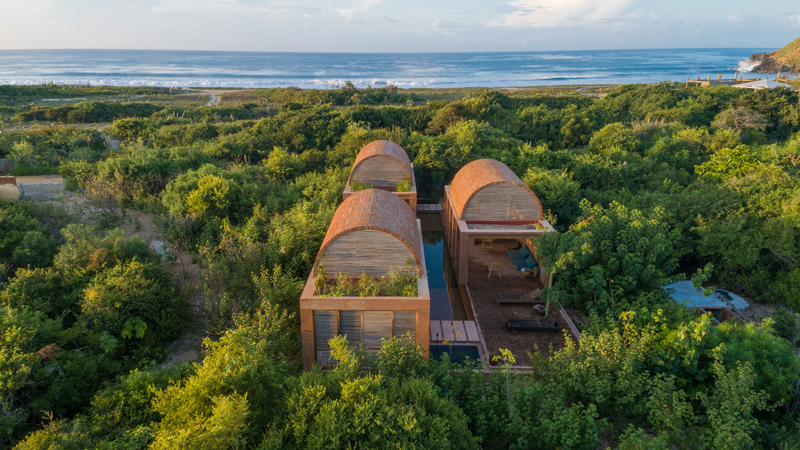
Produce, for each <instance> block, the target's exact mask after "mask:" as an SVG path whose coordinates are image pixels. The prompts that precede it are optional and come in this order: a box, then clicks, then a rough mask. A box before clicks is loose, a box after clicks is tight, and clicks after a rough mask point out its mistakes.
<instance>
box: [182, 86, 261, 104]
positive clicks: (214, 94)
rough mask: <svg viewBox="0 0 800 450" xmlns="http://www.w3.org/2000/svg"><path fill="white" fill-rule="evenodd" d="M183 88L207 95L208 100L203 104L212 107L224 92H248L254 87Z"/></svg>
mask: <svg viewBox="0 0 800 450" xmlns="http://www.w3.org/2000/svg"><path fill="white" fill-rule="evenodd" d="M183 90H184V91H187V92H192V93H196V92H199V93H202V94H206V95H208V101H207V102H206V103H205V106H208V107H213V106H216V105H217V103H219V102H220V100H222V96H223V95H224V94H233V93H234V92H249V91H253V90H254V89H235V90H224V91H218V90H214V89H208V90H205V89H188V88H184V89H183Z"/></svg>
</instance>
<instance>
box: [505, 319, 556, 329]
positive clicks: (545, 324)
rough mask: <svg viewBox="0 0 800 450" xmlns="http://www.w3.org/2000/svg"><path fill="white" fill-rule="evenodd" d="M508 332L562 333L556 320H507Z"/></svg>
mask: <svg viewBox="0 0 800 450" xmlns="http://www.w3.org/2000/svg"><path fill="white" fill-rule="evenodd" d="M506 329H507V330H508V331H560V330H561V326H560V325H559V324H558V321H557V320H555V319H506Z"/></svg>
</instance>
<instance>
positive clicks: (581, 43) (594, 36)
mask: <svg viewBox="0 0 800 450" xmlns="http://www.w3.org/2000/svg"><path fill="white" fill-rule="evenodd" d="M799 36H800V4H798V2H797V0H793V1H788V0H765V1H762V2H752V1H748V2H745V1H740V0H726V1H721V0H706V1H702V2H698V1H696V0H695V1H689V0H671V1H668V2H667V1H660V0H603V1H597V0H514V1H495V0H483V1H478V0H438V1H431V0H428V1H423V0H404V1H398V0H339V1H337V2H330V1H322V0H298V1H291V0H277V1H263V0H137V1H135V2H132V1H130V0H126V1H122V0H102V1H101V0H0V49H37V48H41V49H61V48H93V49H114V48H119V49H159V50H227V51H287V52H465V51H470V52H483V51H550V50H595V49H636V48H702V47H747V48H779V47H781V46H783V45H785V44H787V43H789V42H791V41H792V40H794V39H796V38H797V37H799Z"/></svg>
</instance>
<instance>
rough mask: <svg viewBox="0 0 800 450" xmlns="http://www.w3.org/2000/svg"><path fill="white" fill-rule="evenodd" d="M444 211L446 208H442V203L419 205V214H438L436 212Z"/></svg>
mask: <svg viewBox="0 0 800 450" xmlns="http://www.w3.org/2000/svg"><path fill="white" fill-rule="evenodd" d="M442 211H444V207H443V206H442V202H439V203H436V204H430V203H420V204H418V205H417V212H430V213H436V212H442Z"/></svg>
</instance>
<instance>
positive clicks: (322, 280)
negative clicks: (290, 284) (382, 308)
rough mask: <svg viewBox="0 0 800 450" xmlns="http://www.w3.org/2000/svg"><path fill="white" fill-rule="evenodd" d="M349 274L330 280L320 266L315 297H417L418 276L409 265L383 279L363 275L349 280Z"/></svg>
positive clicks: (315, 283) (340, 274) (315, 286)
mask: <svg viewBox="0 0 800 450" xmlns="http://www.w3.org/2000/svg"><path fill="white" fill-rule="evenodd" d="M347 275H348V274H343V273H339V275H337V276H336V277H333V278H328V276H327V274H326V273H325V269H324V268H323V267H322V266H320V267H319V269H318V272H317V278H316V279H315V280H314V288H315V289H314V295H316V296H318V297H416V296H417V295H419V293H418V291H417V274H416V271H415V270H414V269H413V268H412V265H411V264H410V262H409V264H408V265H407V266H406V267H405V268H403V269H401V270H397V271H395V270H392V271H390V272H389V273H388V274H386V275H384V276H381V277H373V276H370V275H367V274H363V273H362V274H361V276H360V277H358V278H355V279H354V278H349V277H348V276H347Z"/></svg>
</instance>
